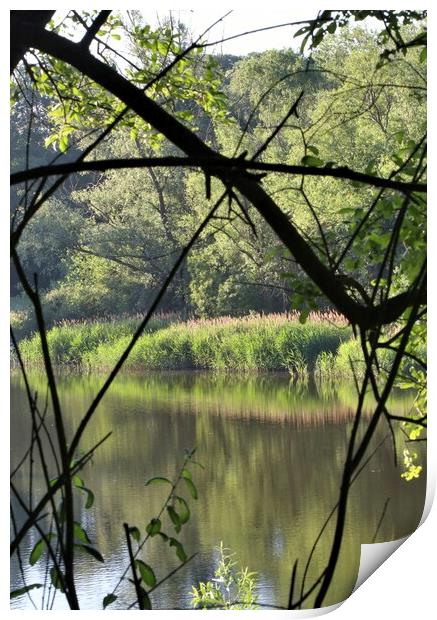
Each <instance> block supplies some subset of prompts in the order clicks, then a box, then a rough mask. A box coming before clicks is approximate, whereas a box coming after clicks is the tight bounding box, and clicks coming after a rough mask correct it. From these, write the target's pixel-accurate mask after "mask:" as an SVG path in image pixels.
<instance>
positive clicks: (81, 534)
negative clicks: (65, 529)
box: [73, 521, 91, 543]
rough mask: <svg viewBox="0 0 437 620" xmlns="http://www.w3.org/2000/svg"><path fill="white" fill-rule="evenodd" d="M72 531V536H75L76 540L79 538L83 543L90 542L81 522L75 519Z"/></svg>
mask: <svg viewBox="0 0 437 620" xmlns="http://www.w3.org/2000/svg"><path fill="white" fill-rule="evenodd" d="M73 532H74V537H75V538H77V540H81V541H82V542H84V543H91V541H90V539H89V537H88V534H87V533H86V532H85V530H84V529H83V527H82V526H81V524H80V523H78V522H77V521H75V522H74V524H73Z"/></svg>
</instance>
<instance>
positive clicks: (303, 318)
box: [299, 309, 310, 325]
mask: <svg viewBox="0 0 437 620" xmlns="http://www.w3.org/2000/svg"><path fill="white" fill-rule="evenodd" d="M309 313H310V311H309V310H308V309H306V310H302V312H301V313H300V314H299V323H302V325H303V324H304V323H306V320H307V318H308V315H309Z"/></svg>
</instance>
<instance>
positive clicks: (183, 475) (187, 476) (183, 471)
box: [181, 469, 192, 480]
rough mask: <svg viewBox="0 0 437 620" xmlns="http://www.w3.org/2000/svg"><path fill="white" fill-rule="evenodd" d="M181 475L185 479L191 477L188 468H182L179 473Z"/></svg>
mask: <svg viewBox="0 0 437 620" xmlns="http://www.w3.org/2000/svg"><path fill="white" fill-rule="evenodd" d="M181 477H182V478H185V480H191V479H192V475H191V472H190V470H189V469H183V470H182V473H181Z"/></svg>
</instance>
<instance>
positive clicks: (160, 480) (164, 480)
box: [145, 476, 172, 487]
mask: <svg viewBox="0 0 437 620" xmlns="http://www.w3.org/2000/svg"><path fill="white" fill-rule="evenodd" d="M163 483H168V484H169V485H170V486H172V482H171V481H170V480H169V479H168V478H163V477H162V476H156V477H155V478H150V480H147V482H146V483H145V486H146V487H147V486H148V485H149V484H163Z"/></svg>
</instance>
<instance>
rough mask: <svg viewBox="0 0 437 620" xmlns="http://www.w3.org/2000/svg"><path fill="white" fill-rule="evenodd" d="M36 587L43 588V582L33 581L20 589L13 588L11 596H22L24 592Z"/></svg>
mask: <svg viewBox="0 0 437 620" xmlns="http://www.w3.org/2000/svg"><path fill="white" fill-rule="evenodd" d="M35 588H42V583H32V584H30V585H28V586H25V587H24V588H19V589H18V590H12V592H11V593H10V595H9V596H10V598H17V596H21V595H22V594H26V592H29V590H34V589H35Z"/></svg>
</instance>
